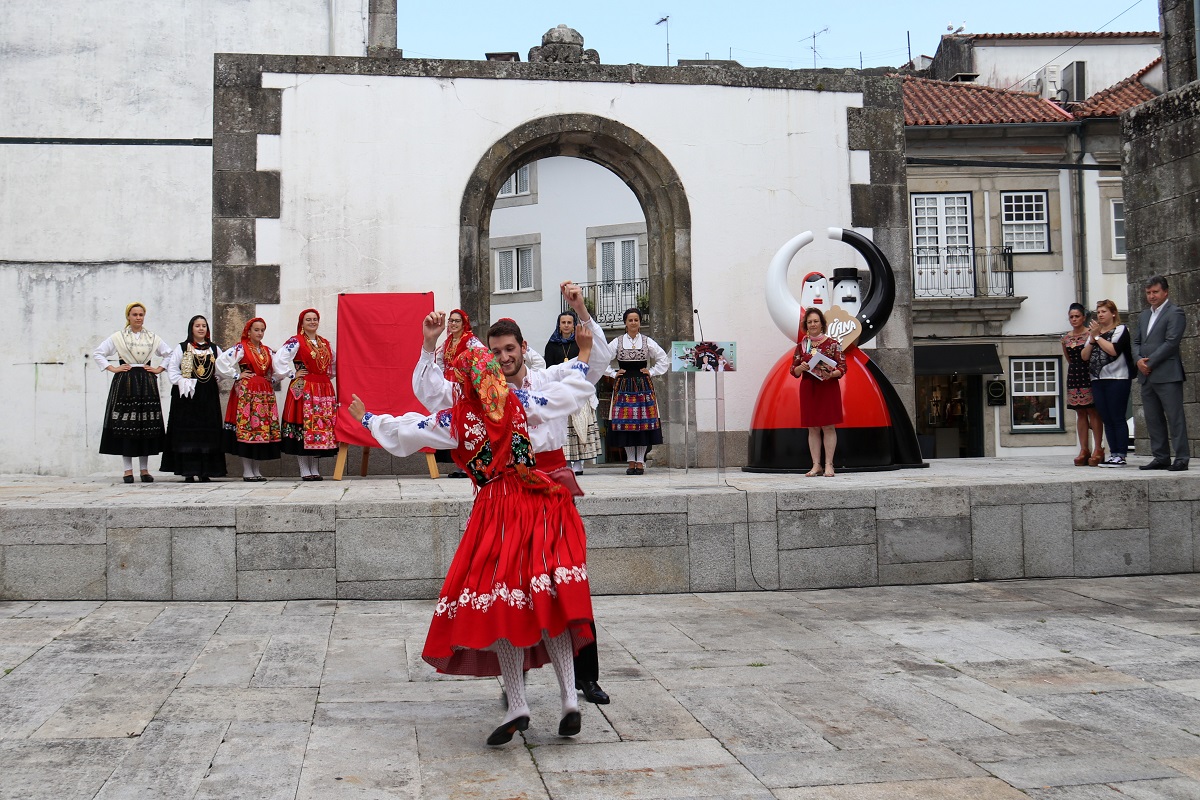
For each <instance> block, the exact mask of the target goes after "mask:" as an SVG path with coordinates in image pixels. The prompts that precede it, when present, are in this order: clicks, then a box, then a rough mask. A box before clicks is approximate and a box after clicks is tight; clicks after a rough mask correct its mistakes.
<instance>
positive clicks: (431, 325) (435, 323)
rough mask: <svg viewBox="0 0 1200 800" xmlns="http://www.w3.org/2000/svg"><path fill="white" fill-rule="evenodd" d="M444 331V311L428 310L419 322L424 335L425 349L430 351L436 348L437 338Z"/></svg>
mask: <svg viewBox="0 0 1200 800" xmlns="http://www.w3.org/2000/svg"><path fill="white" fill-rule="evenodd" d="M445 331H446V313H445V312H444V311H430V312H429V314H428V315H427V316H426V317H425V319H424V321H423V322H422V323H421V333H422V334H423V335H424V337H425V349H426V350H427V351H429V352H430V353H432V352H434V351H435V350H437V340H438V337H439V336H441V335H442V334H443V333H444V332H445Z"/></svg>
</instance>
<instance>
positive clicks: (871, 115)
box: [846, 108, 904, 151]
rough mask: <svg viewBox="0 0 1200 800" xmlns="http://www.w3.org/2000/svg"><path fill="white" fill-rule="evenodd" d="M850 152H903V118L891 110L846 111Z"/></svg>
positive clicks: (865, 109) (855, 109) (854, 109)
mask: <svg viewBox="0 0 1200 800" xmlns="http://www.w3.org/2000/svg"><path fill="white" fill-rule="evenodd" d="M846 129H847V134H848V135H847V143H848V146H849V148H850V149H851V150H885V151H888V150H890V151H897V150H898V151H903V150H904V117H903V114H901V113H899V112H898V111H897V110H896V109H892V108H848V109H846Z"/></svg>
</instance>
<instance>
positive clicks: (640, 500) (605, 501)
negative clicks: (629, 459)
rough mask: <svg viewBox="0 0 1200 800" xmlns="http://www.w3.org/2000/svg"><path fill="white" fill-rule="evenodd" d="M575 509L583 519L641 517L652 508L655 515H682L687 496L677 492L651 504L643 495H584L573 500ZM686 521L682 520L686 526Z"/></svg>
mask: <svg viewBox="0 0 1200 800" xmlns="http://www.w3.org/2000/svg"><path fill="white" fill-rule="evenodd" d="M575 507H576V508H578V509H579V513H580V514H582V515H583V516H585V517H599V516H625V515H628V516H641V515H644V514H645V513H646V512H647V511H648V510H650V508H651V507H652V508H653V510H654V513H655V514H684V513H687V510H688V499H687V495H686V494H685V493H683V492H678V493H675V494H669V495H657V496H655V497H654V499H653V502H652V503H651V501H650V500H649V499H648V498H647V497H646V496H645V495H623V496H620V497H599V496H597V495H591V494H589V495H585V496H584V497H580V498H577V499H576V500H575ZM686 522H687V520H684V523H685V524H686Z"/></svg>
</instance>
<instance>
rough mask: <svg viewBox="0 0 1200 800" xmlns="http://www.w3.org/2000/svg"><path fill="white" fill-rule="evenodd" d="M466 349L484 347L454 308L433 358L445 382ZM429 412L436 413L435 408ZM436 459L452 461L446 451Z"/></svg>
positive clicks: (454, 473)
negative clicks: (455, 362) (444, 338)
mask: <svg viewBox="0 0 1200 800" xmlns="http://www.w3.org/2000/svg"><path fill="white" fill-rule="evenodd" d="M468 347H485V346H484V344H483V342H481V341H479V338H478V337H477V336H476V335H475V334H474V333H473V332H472V331H471V317H470V315H468V314H467V312H465V311H463V310H462V309H461V308H456V309H454V310H453V311H451V312H450V314H449V315H448V316H447V317H446V341H444V342H442V346H441V347H440V348H438V351H437V354H436V355H435V356H434V360H435V361H437V363H438V366H440V367H441V368H442V374H443V375H445V376H446V380H448V381H453V380H454V374H453V373H454V359H456V358H458V357H459V356H461V355H462V354H463V353H465V352H466V351H467V348H468ZM485 349H486V348H485ZM429 410H430V411H437V409H436V408H431V409H429ZM436 457H437V460H438V461H439V462H440V463H443V464H444V463H446V462H448V461H452V459H451V457H450V452H449V451H447V450H439V451H438V452H437V456H436ZM446 477H448V478H465V477H467V473H465V472H463V471H462V470H461V469H452V470H450V472H449V473H448V474H447V475H446Z"/></svg>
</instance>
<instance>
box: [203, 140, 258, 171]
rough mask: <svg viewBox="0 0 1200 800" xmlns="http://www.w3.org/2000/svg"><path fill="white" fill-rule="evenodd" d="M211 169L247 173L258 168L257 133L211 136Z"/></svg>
mask: <svg viewBox="0 0 1200 800" xmlns="http://www.w3.org/2000/svg"><path fill="white" fill-rule="evenodd" d="M212 153H213V169H215V170H233V171H237V172H249V171H251V170H254V169H256V168H257V167H258V134H257V133H222V134H221V135H219V136H213V151H212Z"/></svg>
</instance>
